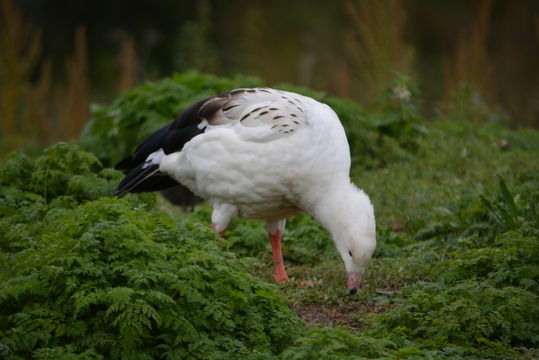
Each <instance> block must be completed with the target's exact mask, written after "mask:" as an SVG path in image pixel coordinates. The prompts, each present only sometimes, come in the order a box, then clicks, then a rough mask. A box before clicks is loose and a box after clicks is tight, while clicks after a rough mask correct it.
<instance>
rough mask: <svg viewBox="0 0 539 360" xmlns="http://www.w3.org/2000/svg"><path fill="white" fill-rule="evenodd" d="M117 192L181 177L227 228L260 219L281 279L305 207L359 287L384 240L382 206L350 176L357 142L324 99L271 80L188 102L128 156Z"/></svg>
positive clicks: (217, 225)
mask: <svg viewBox="0 0 539 360" xmlns="http://www.w3.org/2000/svg"><path fill="white" fill-rule="evenodd" d="M115 168H116V169H118V170H125V169H129V170H130V172H129V173H128V174H127V175H126V176H125V177H124V178H123V180H122V181H121V182H120V184H119V185H118V187H117V189H116V191H115V193H114V196H118V197H121V196H124V195H125V194H127V193H137V192H145V191H159V190H164V189H167V188H170V187H172V186H176V185H178V184H182V185H184V186H185V187H187V188H188V189H189V190H191V191H192V192H193V193H195V194H196V195H198V196H200V197H201V198H203V199H205V200H207V201H208V202H209V203H210V204H211V206H212V208H213V212H212V215H211V222H212V228H213V229H214V230H215V231H216V232H217V233H218V234H219V236H223V234H224V231H225V230H226V228H227V225H228V224H229V222H230V220H231V219H232V218H233V217H235V216H239V217H243V218H248V219H262V220H264V221H265V222H266V230H267V233H268V236H269V241H270V243H271V248H272V255H273V263H274V266H275V271H274V280H275V281H276V282H286V281H287V280H288V275H287V273H286V270H285V267H284V263H283V255H282V247H281V237H282V235H283V232H284V230H285V224H286V219H287V218H289V217H290V216H293V215H295V214H297V213H299V212H305V213H307V214H308V215H310V216H312V217H313V218H314V219H316V220H317V221H318V222H319V223H320V224H321V225H322V226H323V227H324V228H325V229H326V230H327V231H328V232H329V233H330V235H331V237H332V239H333V242H334V244H335V247H336V249H337V251H338V253H339V255H340V257H341V259H342V261H343V263H344V267H345V270H346V279H347V288H348V290H349V292H350V293H351V294H355V293H356V292H357V290H358V287H359V286H360V284H361V280H362V277H363V275H364V273H365V268H366V266H367V263H368V261H369V260H370V258H371V256H372V253H373V252H374V249H375V247H376V229H375V216H374V209H373V206H372V203H371V201H370V199H369V197H368V196H367V195H366V194H365V193H364V192H363V191H362V190H361V189H359V188H358V187H356V186H355V185H354V184H353V183H352V182H351V180H350V149H349V145H348V141H347V138H346V135H345V131H344V128H343V126H342V124H341V122H340V120H339V118H338V116H337V114H336V113H335V112H334V111H333V110H332V109H331V108H330V107H329V106H328V105H326V104H323V103H321V102H318V101H316V100H314V99H312V98H310V97H306V96H303V95H300V94H296V93H292V92H287V91H281V90H276V89H271V88H240V89H234V90H231V91H227V92H224V93H222V94H219V95H215V96H211V97H208V98H205V99H202V100H200V101H197V102H195V103H194V104H192V105H191V106H189V107H187V108H186V109H185V110H184V111H183V112H182V113H181V114H180V115H179V116H178V117H177V118H176V119H175V120H173V121H172V122H170V123H168V124H166V125H165V126H163V127H161V128H160V129H159V130H157V131H155V132H154V133H153V134H151V135H150V136H149V137H148V138H146V139H145V140H144V141H143V142H142V143H141V144H140V145H139V146H138V147H137V148H136V150H135V152H134V153H133V154H132V155H131V156H129V157H127V158H125V159H124V160H122V161H120V162H119V163H118V164H117V165H116V166H115Z"/></svg>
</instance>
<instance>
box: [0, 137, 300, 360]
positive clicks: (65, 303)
mask: <svg viewBox="0 0 539 360" xmlns="http://www.w3.org/2000/svg"><path fill="white" fill-rule="evenodd" d="M72 161H73V163H71V162H72ZM17 164H19V165H21V166H18V165H17ZM94 165H95V166H96V167H97V168H96V169H95V171H99V173H98V174H97V175H96V174H95V173H93V172H92V171H90V168H91V167H92V166H94ZM62 166H65V168H63V170H60V169H62ZM18 169H22V170H20V171H19V170H18ZM44 169H45V170H44ZM46 169H49V171H48V173H47V171H46ZM51 170H54V171H51ZM21 172H25V174H26V178H27V179H41V181H43V179H47V181H48V182H49V184H63V186H64V194H62V192H60V190H58V191H56V190H55V189H56V188H57V186H56V185H55V186H54V187H51V188H50V189H52V190H50V191H48V192H47V199H45V197H44V194H43V188H42V187H41V186H38V184H36V183H33V182H30V183H28V184H25V183H24V182H22V181H19V178H18V177H17V176H18V175H19V174H20V173H21ZM45 173H46V174H45ZM0 174H1V177H0V178H1V185H2V189H3V191H2V193H1V195H0V211H1V212H2V214H3V215H4V216H3V217H2V219H1V220H0V230H1V234H0V239H1V241H0V249H1V252H0V261H1V264H2V265H1V270H2V271H1V272H0V274H1V275H0V354H1V356H2V358H6V359H15V358H30V357H34V358H38V359H52V358H54V359H71V358H85V359H87V358H95V359H118V358H129V359H152V358H165V359H193V358H198V359H228V358H248V359H271V358H273V356H274V354H277V353H279V352H281V351H283V350H284V349H285V348H286V347H287V346H288V345H289V344H290V342H291V341H293V339H294V338H295V337H296V336H298V335H301V333H302V329H303V326H302V323H301V321H300V320H299V319H298V318H297V317H296V316H295V315H294V314H293V313H292V312H291V311H290V310H289V309H288V308H287V307H286V305H285V304H284V303H283V301H282V299H281V298H280V297H279V296H278V295H277V294H276V293H275V291H274V290H273V289H272V288H271V287H270V286H268V285H266V284H264V283H261V282H259V281H257V280H254V279H252V278H251V277H249V276H248V275H247V274H245V272H243V270H242V269H241V267H240V265H239V263H238V261H237V259H236V257H235V256H234V255H232V254H231V253H228V252H226V251H224V250H223V249H222V248H221V247H220V246H219V245H218V244H217V241H216V240H217V239H216V236H215V234H214V233H213V232H212V231H211V230H209V229H208V228H207V227H205V226H202V225H200V224H199V223H197V222H193V221H191V220H189V219H183V220H181V221H180V222H179V223H178V222H177V221H176V220H174V219H173V218H171V217H169V216H167V215H165V214H162V213H157V212H153V211H149V209H148V207H147V205H145V203H143V202H141V201H139V200H137V198H136V197H132V198H131V199H130V201H127V200H118V199H112V198H107V197H104V198H101V199H97V200H93V201H88V200H90V197H91V196H97V197H99V196H103V195H107V194H108V189H109V188H110V186H109V184H108V183H107V181H109V180H110V179H111V178H115V179H117V177H118V173H117V172H114V171H111V170H108V171H104V170H99V166H98V163H97V161H96V160H95V158H94V157H93V156H91V155H90V154H89V153H86V152H83V151H81V150H80V149H79V148H78V147H76V146H73V145H66V144H59V145H56V146H53V147H52V148H50V149H48V150H46V151H45V152H44V154H43V155H42V156H41V157H39V158H38V159H36V160H32V159H29V158H27V157H25V156H23V155H20V154H19V155H17V154H15V155H12V156H11V157H10V159H9V161H8V162H7V163H6V165H5V166H3V167H2V168H1V169H0ZM103 174H105V175H103ZM11 176H15V177H14V178H12V179H11V178H10V177H11ZM10 179H11V181H10ZM72 179H78V180H77V181H76V184H77V185H76V186H70V185H69V184H71V181H72ZM58 186H60V185H58ZM97 188H103V189H102V190H101V191H102V193H98V192H97V190H96V189H97ZM58 189H59V187H58Z"/></svg>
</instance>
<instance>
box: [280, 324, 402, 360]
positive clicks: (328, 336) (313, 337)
mask: <svg viewBox="0 0 539 360" xmlns="http://www.w3.org/2000/svg"><path fill="white" fill-rule="evenodd" d="M296 346H297V347H292V348H290V349H288V350H287V351H285V352H284V353H283V354H282V355H281V359H283V360H319V359H327V360H360V359H373V358H380V357H382V356H385V355H388V354H389V352H388V351H387V350H386V348H392V347H394V346H395V344H393V343H392V342H391V341H389V340H386V339H374V338H372V337H369V336H363V335H356V334H352V333H350V332H349V331H347V330H346V329H344V328H323V329H316V330H312V331H310V332H309V334H308V336H306V337H303V338H301V339H299V340H298V341H297V343H296Z"/></svg>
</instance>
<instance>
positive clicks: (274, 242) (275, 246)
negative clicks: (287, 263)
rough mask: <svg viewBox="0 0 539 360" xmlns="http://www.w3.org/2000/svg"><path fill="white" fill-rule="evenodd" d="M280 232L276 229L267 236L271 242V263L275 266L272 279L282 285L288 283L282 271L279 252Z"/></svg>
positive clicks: (281, 255)
mask: <svg viewBox="0 0 539 360" xmlns="http://www.w3.org/2000/svg"><path fill="white" fill-rule="evenodd" d="M282 233H283V232H282V231H281V230H280V229H278V230H277V231H276V232H275V233H274V234H268V235H269V238H270V241H271V251H272V253H273V263H274V264H275V275H274V276H273V278H274V279H275V281H276V282H279V283H283V282H286V281H288V275H286V271H285V269H284V262H283V253H282V250H281V235H282Z"/></svg>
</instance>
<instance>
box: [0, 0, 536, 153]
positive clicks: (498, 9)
mask: <svg viewBox="0 0 539 360" xmlns="http://www.w3.org/2000/svg"><path fill="white" fill-rule="evenodd" d="M1 5H2V6H1V16H0V34H1V36H0V65H1V66H0V97H1V98H2V101H1V102H0V114H1V116H0V118H1V122H2V124H1V125H2V126H1V128H0V131H1V138H2V143H3V146H2V147H3V150H4V152H5V151H6V150H10V149H13V148H19V147H21V146H28V145H32V144H35V143H39V144H40V145H44V144H49V143H51V142H53V141H56V140H61V139H71V138H76V137H77V136H78V135H79V133H80V130H81V128H82V126H83V124H84V122H85V121H86V119H87V117H88V111H89V105H90V104H91V103H93V102H99V103H110V102H111V100H112V99H113V98H114V97H115V96H116V95H117V94H118V93H120V92H121V91H123V90H125V89H128V88H131V87H134V86H135V85H137V84H140V83H142V82H145V81H148V80H156V79H158V78H161V77H163V76H167V75H170V74H172V73H174V72H180V71H185V70H188V69H196V70H198V71H202V72H207V73H213V74H216V75H235V74H238V73H241V74H244V75H256V76H259V77H261V78H263V79H264V80H265V81H266V82H268V83H269V84H273V83H280V82H289V83H292V84H295V85H300V86H307V87H311V88H314V89H316V90H322V91H325V92H326V93H328V94H329V95H333V96H340V97H349V98H352V99H354V100H356V101H359V102H360V103H361V104H368V103H370V102H372V101H373V100H374V99H377V98H379V96H380V95H381V89H382V86H383V85H384V84H385V83H387V82H388V81H389V80H391V79H392V78H394V76H395V72H398V73H400V74H404V75H409V76H412V77H413V78H414V79H416V81H417V83H418V85H419V88H420V89H421V91H422V93H423V98H424V102H423V104H422V111H423V112H424V114H426V115H429V116H435V115H436V114H438V113H439V112H443V111H445V110H447V109H448V108H451V107H454V106H459V105H458V104H459V103H462V102H463V101H465V102H485V103H488V104H489V106H493V107H499V108H503V109H504V111H505V112H506V113H507V115H508V116H507V117H506V118H505V121H506V122H508V123H510V125H512V126H526V127H529V126H532V127H537V126H539V87H538V86H537V82H538V80H539V76H538V69H537V64H538V63H539V3H538V2H537V1H534V0H520V1H509V0H492V1H464V0H460V1H455V0H437V1H425V0H408V1H403V0H384V1H375V0H364V1H350V0H347V1H344V0H339V1H307V0H299V1H293V2H290V1H271V2H267V1H247V0H231V1H210V0H201V1H171V0H169V1H164V0H161V1H126V0H120V1H60V0H56V1H44V0H18V1H13V0H2V1H1ZM463 84H465V85H463ZM470 84H473V87H472V88H470ZM463 116H466V117H468V118H469V120H472V121H474V120H475V121H483V120H484V119H476V118H474V117H475V116H474V114H469V113H467V114H464V115H463Z"/></svg>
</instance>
